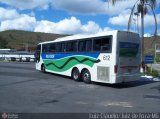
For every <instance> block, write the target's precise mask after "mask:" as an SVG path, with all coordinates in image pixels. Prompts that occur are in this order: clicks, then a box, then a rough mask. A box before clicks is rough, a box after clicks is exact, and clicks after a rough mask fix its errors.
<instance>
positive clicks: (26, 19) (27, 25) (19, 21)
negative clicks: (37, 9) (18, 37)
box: [0, 7, 36, 31]
mask: <svg viewBox="0 0 160 119" xmlns="http://www.w3.org/2000/svg"><path fill="white" fill-rule="evenodd" d="M0 23H1V24H0V31H4V30H9V29H19V30H33V28H34V25H35V23H36V19H35V17H33V16H31V15H27V14H19V13H18V12H17V11H16V10H15V9H4V8H1V7H0Z"/></svg>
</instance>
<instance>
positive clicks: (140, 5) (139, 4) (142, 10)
mask: <svg viewBox="0 0 160 119" xmlns="http://www.w3.org/2000/svg"><path fill="white" fill-rule="evenodd" d="M110 1H111V2H112V4H113V5H115V3H116V2H117V1H122V0H110ZM156 4H157V1H156V0H137V1H136V3H135V4H134V5H133V7H132V10H131V13H130V17H129V20H128V31H129V30H130V25H131V20H132V16H133V15H134V11H135V10H137V11H136V12H137V13H138V14H140V15H141V38H142V41H141V42H142V43H141V44H142V45H141V49H142V50H141V62H142V63H143V64H144V16H145V15H146V14H147V13H148V12H149V8H150V9H151V11H152V13H153V15H154V21H155V30H154V36H155V37H156V36H157V19H156V15H155V12H154V9H155V7H156ZM136 8H137V9H136ZM143 72H144V71H143Z"/></svg>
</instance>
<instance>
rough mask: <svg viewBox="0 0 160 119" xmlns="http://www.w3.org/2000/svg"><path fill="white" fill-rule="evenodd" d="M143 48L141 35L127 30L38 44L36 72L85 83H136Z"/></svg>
mask: <svg viewBox="0 0 160 119" xmlns="http://www.w3.org/2000/svg"><path fill="white" fill-rule="evenodd" d="M72 41H74V42H75V44H72ZM69 44H72V45H73V46H69ZM84 44H85V45H84ZM48 45H49V46H48ZM140 46H141V45H140V38H139V35H138V34H135V33H132V32H127V31H107V32H103V33H98V34H94V35H73V36H67V37H63V38H58V39H56V40H54V41H49V42H42V43H39V44H38V50H37V52H36V69H37V70H43V71H44V72H51V73H55V74H60V75H65V76H71V77H72V78H73V79H75V80H80V79H81V78H82V79H83V81H84V82H85V83H90V82H91V81H93V82H102V83H110V84H114V83H121V82H129V81H134V80H138V79H139V76H140V64H141V62H140V51H141V50H140ZM47 47H50V48H48V49H49V50H52V51H45V49H46V50H47ZM57 47H60V48H61V49H60V48H59V49H58V48H57ZM68 47H72V48H73V47H74V48H73V51H72V50H68V49H67V48H68ZM54 48H55V49H54ZM74 49H75V50H74Z"/></svg>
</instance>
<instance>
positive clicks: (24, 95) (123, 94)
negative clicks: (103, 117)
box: [0, 62, 160, 113]
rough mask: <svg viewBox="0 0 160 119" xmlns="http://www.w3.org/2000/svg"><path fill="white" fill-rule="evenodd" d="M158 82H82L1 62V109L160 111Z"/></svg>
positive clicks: (29, 111) (103, 111) (32, 66)
mask: <svg viewBox="0 0 160 119" xmlns="http://www.w3.org/2000/svg"><path fill="white" fill-rule="evenodd" d="M159 109H160V82H158V81H147V80H146V81H144V80H143V81H141V80H139V81H135V82H130V83H126V84H118V85H109V84H101V83H94V84H85V83H83V82H76V81H73V80H72V79H70V78H69V77H63V76H59V75H55V74H49V73H46V74H44V73H42V72H40V71H36V70H35V65H34V63H24V62H23V63H21V62H0V112H1V113H2V112H12V113H93V112H100V113H109V112H123V113H126V112H132V113H135V112H141V113H142V112H150V113H151V112H158V113H159V112H160V110H159Z"/></svg>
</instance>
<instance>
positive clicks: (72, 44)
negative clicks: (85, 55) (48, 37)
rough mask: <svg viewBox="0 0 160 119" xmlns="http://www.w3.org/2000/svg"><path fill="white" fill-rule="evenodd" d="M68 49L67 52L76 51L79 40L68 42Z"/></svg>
mask: <svg viewBox="0 0 160 119" xmlns="http://www.w3.org/2000/svg"><path fill="white" fill-rule="evenodd" d="M66 51H67V52H75V51H77V41H69V42H66Z"/></svg>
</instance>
